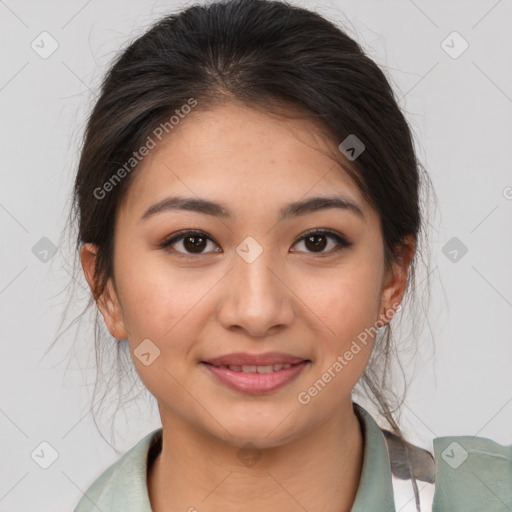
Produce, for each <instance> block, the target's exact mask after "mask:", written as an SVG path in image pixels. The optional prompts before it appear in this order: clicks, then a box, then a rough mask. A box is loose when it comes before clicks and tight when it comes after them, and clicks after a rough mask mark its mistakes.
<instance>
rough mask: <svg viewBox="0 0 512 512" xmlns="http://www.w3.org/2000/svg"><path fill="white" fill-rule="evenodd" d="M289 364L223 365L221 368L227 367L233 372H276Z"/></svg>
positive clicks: (289, 365) (288, 366) (284, 368)
mask: <svg viewBox="0 0 512 512" xmlns="http://www.w3.org/2000/svg"><path fill="white" fill-rule="evenodd" d="M291 366H292V365H291V364H274V365H267V366H255V365H242V366H239V365H234V364H230V365H227V366H226V365H224V366H222V368H228V369H229V370H231V371H234V372H246V373H272V372H278V371H279V370H286V369H287V368H290V367H291Z"/></svg>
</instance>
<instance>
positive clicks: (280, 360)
mask: <svg viewBox="0 0 512 512" xmlns="http://www.w3.org/2000/svg"><path fill="white" fill-rule="evenodd" d="M302 361H309V360H308V359H305V358H304V357H299V356H293V355H291V354H286V353H284V352H265V353H264V354H248V353H246V352H234V353H232V354H225V355H223V356H219V357H213V358H211V359H206V360H204V361H202V362H203V363H210V364H213V365H214V366H230V365H234V366H270V365H274V364H296V363H301V362H302Z"/></svg>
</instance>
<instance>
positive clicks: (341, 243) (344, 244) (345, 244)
mask: <svg viewBox="0 0 512 512" xmlns="http://www.w3.org/2000/svg"><path fill="white" fill-rule="evenodd" d="M313 235H315V236H322V235H323V236H326V237H328V238H332V239H334V240H335V241H336V242H337V244H338V245H337V247H335V248H334V249H331V250H330V251H327V252H318V253H315V252H309V253H308V254H317V255H319V256H320V257H322V256H324V255H331V254H334V253H337V252H338V251H340V250H342V249H347V248H349V247H351V246H352V245H354V244H353V243H352V242H349V241H347V240H346V239H345V238H344V237H343V236H341V235H340V234H338V233H336V232H335V231H331V230H329V229H313V230H310V231H307V232H306V233H304V234H303V235H302V236H301V237H300V238H299V239H298V240H296V241H295V242H294V244H293V245H295V244H297V243H298V242H301V241H302V240H304V239H306V238H308V237H310V236H313ZM187 237H197V238H205V239H207V240H210V241H212V242H214V243H215V244H216V245H219V244H217V242H216V241H215V240H214V239H213V238H212V237H211V236H209V235H207V234H206V233H205V232H204V231H197V230H188V231H182V232H181V233H179V234H178V235H173V236H172V237H170V238H167V239H166V240H164V241H163V242H161V243H160V244H159V246H160V248H162V249H166V250H170V251H172V252H174V253H176V254H177V255H178V256H180V257H183V258H188V259H196V258H197V257H198V256H202V255H204V254H211V253H196V254H192V253H183V252H179V251H176V250H175V249H173V248H172V247H170V246H171V245H173V244H174V243H176V242H179V241H181V240H183V239H184V238H187ZM214 254H215V252H214Z"/></svg>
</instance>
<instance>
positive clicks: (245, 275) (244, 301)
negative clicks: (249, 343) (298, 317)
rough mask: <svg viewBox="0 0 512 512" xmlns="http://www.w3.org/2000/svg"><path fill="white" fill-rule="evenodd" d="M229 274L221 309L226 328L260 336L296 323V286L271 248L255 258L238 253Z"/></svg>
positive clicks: (222, 323)
mask: <svg viewBox="0 0 512 512" xmlns="http://www.w3.org/2000/svg"><path fill="white" fill-rule="evenodd" d="M240 254H242V256H241V255H240ZM226 277H227V278H226V279H225V280H224V290H223V293H222V297H221V300H220V302H219V308H218V318H219V322H220V323H221V325H222V326H223V327H224V328H225V329H229V330H243V331H245V332H246V334H247V335H248V336H251V337H254V338H259V337H265V336H268V335H269V334H270V333H273V332H274V331H276V330H278V329H284V328H286V326H289V325H290V324H291V323H292V321H293V318H294V307H293V300H294V294H293V291H292V288H293V287H292V286H291V283H290V282H287V280H288V281H289V279H287V276H286V270H285V267H284V265H281V264H280V263H279V262H278V261H277V256H276V255H275V254H273V253H272V252H271V251H270V250H263V251H262V252H261V254H259V256H258V257H257V258H256V259H255V260H253V261H252V260H251V259H248V258H245V257H243V253H242V252H241V253H236V254H235V255H234V258H233V267H232V269H231V271H230V272H229V273H228V275H227V276H226Z"/></svg>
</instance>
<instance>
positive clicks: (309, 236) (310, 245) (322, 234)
mask: <svg viewBox="0 0 512 512" xmlns="http://www.w3.org/2000/svg"><path fill="white" fill-rule="evenodd" d="M329 239H330V240H331V241H334V243H331V248H330V250H328V251H324V249H325V248H326V247H327V246H328V245H329V244H328V242H327V240H329ZM296 243H304V246H305V247H306V248H307V249H308V251H306V252H309V251H311V252H312V253H313V254H315V253H317V254H329V253H335V252H338V251H340V250H341V249H343V248H347V247H350V246H351V245H353V244H352V243H351V242H349V241H347V240H346V239H345V238H344V237H343V236H341V235H340V234H338V233H336V232H335V231H331V230H328V229H315V230H312V231H309V232H308V233H306V234H305V235H303V236H302V237H301V238H299V240H298V241H297V242H296ZM294 245H295V244H294ZM333 246H334V247H333ZM294 252H296V251H294ZM299 252H302V251H299Z"/></svg>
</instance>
